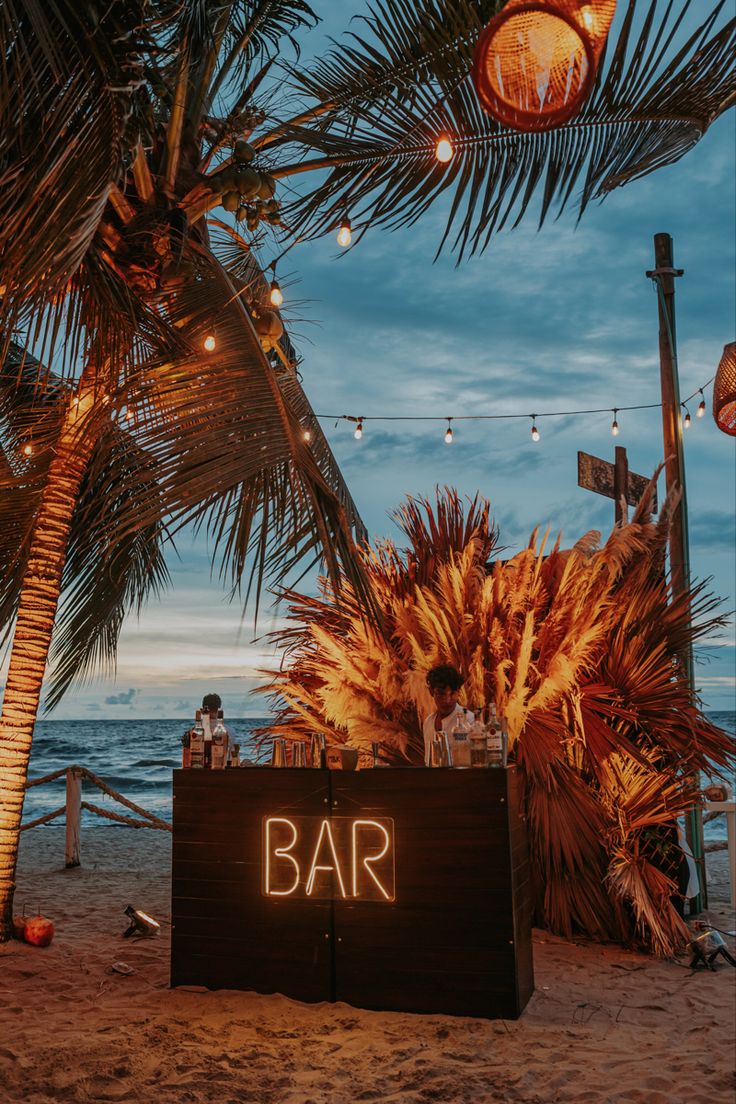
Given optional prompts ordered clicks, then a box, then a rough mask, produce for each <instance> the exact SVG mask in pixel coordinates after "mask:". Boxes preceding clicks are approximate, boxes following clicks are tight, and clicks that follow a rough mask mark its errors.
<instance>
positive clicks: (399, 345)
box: [52, 0, 736, 719]
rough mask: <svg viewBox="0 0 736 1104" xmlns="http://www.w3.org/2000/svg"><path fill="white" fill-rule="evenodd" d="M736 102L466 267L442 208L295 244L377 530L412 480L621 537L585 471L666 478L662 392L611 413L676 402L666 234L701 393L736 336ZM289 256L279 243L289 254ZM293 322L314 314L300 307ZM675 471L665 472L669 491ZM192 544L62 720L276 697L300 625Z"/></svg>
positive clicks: (345, 463) (734, 669)
mask: <svg viewBox="0 0 736 1104" xmlns="http://www.w3.org/2000/svg"><path fill="white" fill-rule="evenodd" d="M318 6H319V9H320V12H321V14H323V15H324V17H325V22H324V25H323V26H322V28H320V30H319V31H318V32H317V33H316V34H315V36H314V42H313V45H312V50H313V51H317V52H318V51H319V50H320V49H321V48H322V47H323V44H324V42H325V36H326V34H327V33H337V32H338V31H339V30H340V28H341V27H344V26H345V25H346V22H347V21H346V19H345V13H346V12H347V11H349V10H351V8H355V9H357V7H358V5H357V3H356V4H355V5H352V4H345V3H339V2H338V0H334V2H331V3H323V4H320V5H318ZM734 119H735V117H734V112H733V111H731V112H729V113H728V115H727V116H726V117H725V118H721V119H720V120H718V122H717V123H716V124H714V125H713V127H712V128H711V129H710V131H709V132H708V133H707V134H706V135H705V137H704V138H703V139H702V140H701V141H700V143H699V144H698V145H697V146H696V147H695V148H694V150H692V151H691V152H690V153H688V154H687V155H686V156H685V157H684V158H683V159H682V160H680V161H679V162H678V163H676V164H675V165H673V166H670V167H668V168H666V169H662V170H659V171H658V172H656V173H654V174H652V175H650V176H648V177H646V178H644V179H643V180H640V181H636V182H634V183H632V184H629V185H628V186H627V187H625V188H623V189H619V190H618V191H616V192H615V193H613V194H612V195H611V196H609V198H608V199H607V200H606V201H605V202H604V203H603V204H601V205H599V206H593V207H591V208H589V209H588V211H587V212H586V213H585V215H584V216H583V219H582V221H581V222H580V223H579V224H576V221H575V214H574V212H573V211H571V212H570V213H568V214H567V215H565V216H563V217H562V218H560V219H559V220H558V221H549V222H548V223H547V224H546V225H545V227H544V228H543V229H542V230H541V231H539V232H537V230H536V224H535V221H534V219H533V218H527V219H526V220H525V221H524V222H523V223H522V225H521V226H520V227H519V228H518V229H516V230H514V231H513V232H504V233H503V234H501V235H498V236H496V237H495V238H494V239H493V240H492V242H491V245H490V247H489V248H488V249H487V250H486V252H485V253H484V254H483V255H481V256H479V257H475V258H473V259H471V260H468V261H464V262H463V264H462V265H461V266H460V267H459V268H458V267H455V261H454V259H453V258H452V256H451V255H449V254H448V255H447V256H443V257H441V258H440V259H439V260H438V261H437V262H436V263H433V258H434V254H435V250H436V246H437V243H438V241H439V238H440V236H441V230H442V228H443V226H444V221H443V213H442V211H441V210H440V209H436V210H435V209H432V210H430V212H429V213H428V214H426V215H425V216H423V217H422V219H421V220H420V221H419V223H418V224H417V225H416V226H414V227H411V228H406V229H403V230H399V231H395V232H393V233H390V232H386V231H376V232H372V233H369V234H367V235H366V237H365V238H363V240H362V241H361V242H360V243H359V245H357V246H356V247H355V248H353V249H351V250H349V251H347V252H346V253H343V254H341V255H338V254H339V250H338V248H337V246H336V244H335V242H334V239H333V238H332V237H327V238H324V239H321V240H320V241H316V242H311V243H304V244H302V245H299V246H298V247H297V248H295V249H293V250H292V251H291V252H290V253H289V255H288V258H287V259H285V263H284V265H283V269H282V265H281V264H280V265H279V279H280V282H281V284H282V286H283V287H284V290H285V293H286V295H287V301H286V303H285V305H284V316H285V319H286V320H287V324H289V325H290V327H291V330H292V334H293V338H294V341H295V344H296V345H297V347H298V349H299V351H300V352H301V353H302V355H303V357H304V361H303V364H302V366H301V371H302V374H303V378H304V387H305V389H306V392H307V394H308V396H309V398H310V401H311V403H312V405H313V407H314V409H315V411H316V412H317V413H318V414H320V415H324V417H323V418H322V419H321V424H322V427H323V430H324V431H325V433H326V435H327V437H328V439H329V441H330V443H331V445H332V448H333V450H334V452H335V455H336V457H337V460H338V462H339V464H340V466H341V469H342V471H343V474H344V476H345V478H346V480H347V482H348V485H349V487H350V489H351V492H352V494H353V497H354V499H355V501H356V503H357V505H358V508H359V510H360V512H361V515H362V517H363V520H364V521H365V523H366V525H367V527H368V530H369V532H370V534H371V538H372V539H375V538H379V537H387V536H391V537H394V538H398V539H399V543H401V540H400V535H399V534H398V533H397V531H396V529H395V527H394V526H393V524H392V522H391V521H390V518H389V512H390V511H391V510H393V509H395V508H396V507H397V506H398V505H400V503H401V502H402V500H403V499H404V498H405V496H406V495H409V494H411V495H427V496H430V497H431V496H432V495H433V493H434V488H435V486H436V485H449V486H452V487H455V488H456V489H457V490H458V491H459V492H460V493H461V494H462V495H469V496H473V495H475V493H476V492H480V493H481V494H482V495H484V496H486V497H487V498H489V499H490V501H491V505H492V511H493V514H494V517H495V520H496V522H497V523H498V525H499V526H500V530H501V543H502V544H503V545H504V546H506V548H508V549H509V550H510V553H513V551H517V550H519V549H520V548H522V547H524V546H525V545H526V544H527V541H528V539H529V535H530V533H531V531H532V530H533V529H534V528H535V527H540V528H541V529H542V530H544V529H546V528H547V527H549V528H550V529H551V531H552V533H553V534H554V535H556V534H557V533H558V532H561V533H562V535H563V546H569V545H570V544H572V543H574V542H575V541H576V540H577V539H578V538H579V537H580V536H581V535H582V534H583V533H585V532H587V531H588V530H590V529H598V530H601V531H602V533H603V536H604V537H605V536H606V535H607V534H608V532H609V531H610V528H611V526H612V523H613V502H612V500H610V499H607V498H603V497H600V496H598V495H596V494H593V493H591V492H589V491H586V490H582V489H580V488H578V486H577V452H578V450H584V451H586V452H590V453H593V454H595V455H597V456H600V457H603V458H605V459H607V460H610V461H612V460H613V458H614V447H615V445H616V444H618V445H623V446H625V447H626V449H627V451H628V457H629V466H630V468H631V469H632V470H634V471H636V472H639V473H641V474H643V475H646V476H649V475H651V473H652V472H653V470H654V468H655V467H656V465H657V464H658V463H659V462H660V460H661V459H662V452H663V446H662V427H661V413H660V411H659V410H658V409H653V410H642V411H630V412H626V411H621V413H620V414H619V416H618V421H619V424H620V427H621V432H620V436H619V437H618V438H616V439H615V440H614V438H613V437H612V436H611V432H610V426H611V420H612V413H611V409H612V408H613V407H624V406H627V405H631V404H646V403H658V402H659V398H660V391H659V357H658V321H657V299H656V294H655V291H654V288H653V285H652V283H651V281H650V280H648V279H647V278H646V276H645V271H646V270H647V269H651V268H653V267H654V246H653V235H654V234H655V233H657V232H667V233H669V234H671V235H672V237H673V240H674V253H675V265H676V266H678V267H680V268H684V270H685V274H684V276H683V277H682V278H681V279H679V280H678V281H677V286H676V319H677V339H678V353H679V373H680V389H681V395H682V396H683V397H684V396H687V395H690V394H691V393H692V392H694V391H696V390H697V389H698V388H699V387H701V386H703V385H704V384H705V383H706V381H708V380H709V379H710V378H711V377H712V376H713V375H714V373H715V370H716V367H717V365H718V361H719V359H720V356H721V353H722V350H723V346H724V344H725V343H726V342H729V341H733V340H734V337H735V336H736V318H735V314H736V295H735V277H734V273H735V266H736V258H735V256H734V254H735V242H736V227H735V225H734V222H735V218H734V215H735V211H736V202H735V200H736V195H735V192H734V180H735V179H736V174H735V173H734V167H735V163H736V156H735V152H736V151H735V128H734ZM270 259H271V258H270V257H267V258H266V260H270ZM290 318H291V319H293V322H292V323H290V321H289V320H290ZM711 395H712V388H711V387H708V388H707V389H706V392H705V397H706V402H707V404H708V412H707V415H706V417H705V418H703V419H702V420H701V419H698V418H695V410H696V408H697V403H698V400H699V397H700V396H697V398H696V399H695V400H694V401H693V402H692V403H691V404H690V411H691V413H692V415H693V424H692V427H691V428H690V429H689V430H688V431H687V432H686V434H685V456H686V479H687V497H688V507H689V521H690V540H691V572H692V575H693V577H694V578H695V579H710V580H711V582H710V584H709V589H711V590H712V591H713V592H714V593H715V594H717V595H719V596H721V597H722V599H723V605H722V610H723V611H724V612H727V611H730V610H731V609H733V607H734V599H735V597H736V579H735V574H736V555H735V551H734V549H735V545H736V539H735V534H734V517H735V515H736V486H735V469H736V464H735V463H734V460H735V454H734V439H733V438H730V437H728V436H726V435H725V434H723V433H722V432H720V431H719V430H718V429H717V427H716V425H715V423H714V421H713V419H712V416H711V413H710V410H711V407H710V401H711ZM590 407H604V408H606V411H607V412H606V413H603V414H596V415H588V416H575V417H559V418H551V417H550V418H548V417H542V418H540V419H539V421H538V423H537V424H538V426H539V430H540V434H541V439H540V441H539V442H537V443H536V444H535V443H534V442H532V440H531V437H530V430H531V422H530V421H529V420H528V419H521V420H518V421H516V420H514V421H496V422H483V421H467V422H464V421H457V422H455V423H454V427H453V428H454V431H455V434H454V441H453V443H452V445H450V446H448V445H446V444H445V443H444V441H443V434H444V430H445V423H444V422H413V423H402V422H380V421H377V422H371V421H367V422H366V426H365V433H364V436H363V439H362V440H361V441H355V440H354V438H353V436H352V428H351V427H348V425H347V424H346V423H344V422H339V423H338V424H337V425H336V424H335V418H334V417H333V416H334V415H339V414H351V415H354V416H359V415H363V416H365V417H366V418H368V419H370V418H371V417H376V418H378V417H380V416H381V415H384V416H386V415H400V414H406V415H412V416H419V415H439V416H441V417H442V418H445V417H448V416H454V417H456V418H460V416H462V415H468V414H478V413H488V414H491V413H493V414H502V413H531V412H537V413H544V412H549V411H555V410H571V409H580V408H590ZM662 489H663V487H662V485H661V484H660V490H662ZM179 557H180V558H179V560H178V561H172V564H171V566H172V574H173V587H172V589H171V591H170V592H169V593H168V594H167V595H166V596H165V597H164V598H163V600H162V601H161V602H157V603H152V604H151V605H150V606H149V607H148V608H147V609H146V610H145V611H144V613H143V614H142V616H141V617H140V618H139V619H138V620H135V619H131V621H130V622H129V623H128V624H127V625H126V626H125V628H124V630H123V633H122V637H121V640H120V648H119V655H118V663H117V673H116V675H115V676H114V677H113V676H110V677H105V678H102V679H97V680H95V681H92V682H89V683H87V684H85V685H82V686H80V687H76V688H73V689H72V690H71V691H70V693H69V694H68V695H67V697H66V699H65V700H64V702H63V703H62V704H61V705H60V706H59V707H58V708H57V710H56V711H55V712H54V713H53V714H52V716H53V717H54V718H59V719H62V718H93V717H100V718H102V717H109V718H122V717H130V716H137V717H152V718H156V717H189V716H191V715H192V711H193V709H194V708H195V707H196V705H197V704H198V703H199V699H201V696H202V694H203V693H204V692H206V691H210V690H217V691H218V692H219V693H220V694H221V695H222V697H223V704H224V708H225V712H226V716H230V717H238V716H239V717H244V716H258V715H263V714H264V713H265V712H266V711H267V706H266V703H265V701H264V699H263V698H262V697H259V696H257V695H254V694H253V693H252V690H253V687H254V686H255V685H257V684H259V683H262V682H263V681H264V680H263V677H262V676H259V674H258V671H259V669H262V668H264V667H275V666H278V662H279V659H280V656H279V654H278V653H274V650H273V648H272V646H270V645H269V643H268V641H267V640H264V639H263V638H264V637H265V636H266V635H267V634H268V633H269V632H270V631H273V630H274V629H276V628H278V626H279V624H280V613H279V611H278V610H268V609H266V612H265V614H264V613H261V615H260V616H259V621H258V625H257V626H256V628H255V630H254V625H253V615H252V611H251V610H246V611H243V610H242V609H241V608H240V607H239V606H238V605H237V603H236V604H231V605H228V604H227V602H226V601H225V599H224V596H223V593H222V591H221V589H220V587H219V586H218V583H217V580H216V579H212V578H211V577H210V569H209V557H208V549H207V547H206V543H205V541H204V539H203V540H201V541H199V542H196V541H194V540H193V539H185V541H184V542H183V543H181V544H180V545H179ZM735 657H736V648H735V647H734V635H733V628H732V627H730V628H727V629H724V630H720V631H719V632H718V633H717V634H715V635H714V636H713V637H712V638H710V639H708V640H707V641H705V642H704V643H702V644H701V645H700V646H699V648H698V651H697V655H696V659H697V679H696V682H697V686H698V688H699V692H700V694H701V696H702V699H703V701H704V703H705V706H706V707H707V708H709V709H732V708H734V695H735V693H736V689H735V687H736V678H735V677H734V676H735V675H736V666H735Z"/></svg>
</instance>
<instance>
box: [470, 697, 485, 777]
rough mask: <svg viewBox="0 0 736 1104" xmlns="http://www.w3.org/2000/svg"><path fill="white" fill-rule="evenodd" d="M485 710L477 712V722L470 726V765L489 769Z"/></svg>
mask: <svg viewBox="0 0 736 1104" xmlns="http://www.w3.org/2000/svg"><path fill="white" fill-rule="evenodd" d="M482 716H483V710H482V709H477V710H476V711H475V720H474V721H473V723H472V724H471V726H470V732H469V733H468V739H469V740H470V765H471V767H487V766H488V751H487V748H486V726H485V725H484V724H483V721H482V719H481V718H482Z"/></svg>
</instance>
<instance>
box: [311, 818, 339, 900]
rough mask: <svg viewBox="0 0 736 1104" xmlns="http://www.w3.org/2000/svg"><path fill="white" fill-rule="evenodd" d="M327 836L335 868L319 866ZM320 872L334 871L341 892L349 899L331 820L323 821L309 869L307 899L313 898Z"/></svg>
mask: <svg viewBox="0 0 736 1104" xmlns="http://www.w3.org/2000/svg"><path fill="white" fill-rule="evenodd" d="M325 835H326V836H327V839H328V841H329V845H330V850H331V851H332V858H333V859H334V866H317V865H316V864H317V857H318V855H319V851H320V848H321V846H322V840H323V838H324V836H325ZM318 870H334V871H335V873H336V874H337V880H338V882H339V883H340V892H341V893H342V895H343V897H347V893H346V892H345V885H344V883H343V880H342V873H341V871H340V860H339V859H338V857H337V851H336V850H335V841H334V840H333V838H332V829H331V828H330V822H329V820H323V821H322V827H321V828H320V830H319V837H318V839H317V846H316V847H315V849H314V854H313V855H312V865H311V866H310V868H309V877H308V878H307V897H311V895H312V890H313V889H314V879H315V876H316V874H317V871H318Z"/></svg>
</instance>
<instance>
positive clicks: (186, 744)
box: [181, 728, 192, 770]
mask: <svg viewBox="0 0 736 1104" xmlns="http://www.w3.org/2000/svg"><path fill="white" fill-rule="evenodd" d="M191 739H192V730H191V729H190V728H188V729H187V730H186V732H185V733H184V734H183V735H182V738H181V765H182V769H183V770H186V769H187V767H191V765H192V752H191Z"/></svg>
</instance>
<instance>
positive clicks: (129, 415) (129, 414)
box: [125, 407, 134, 422]
mask: <svg viewBox="0 0 736 1104" xmlns="http://www.w3.org/2000/svg"><path fill="white" fill-rule="evenodd" d="M133 417H134V415H133V411H132V410H131V409H130V407H128V409H127V410H126V411H125V420H126V422H132V421H133Z"/></svg>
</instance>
